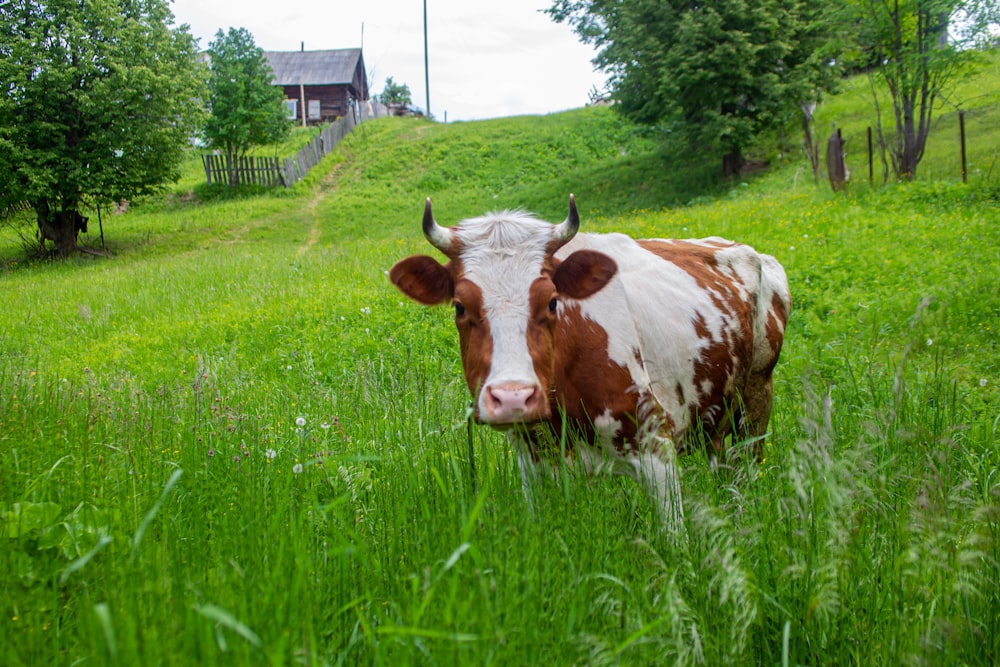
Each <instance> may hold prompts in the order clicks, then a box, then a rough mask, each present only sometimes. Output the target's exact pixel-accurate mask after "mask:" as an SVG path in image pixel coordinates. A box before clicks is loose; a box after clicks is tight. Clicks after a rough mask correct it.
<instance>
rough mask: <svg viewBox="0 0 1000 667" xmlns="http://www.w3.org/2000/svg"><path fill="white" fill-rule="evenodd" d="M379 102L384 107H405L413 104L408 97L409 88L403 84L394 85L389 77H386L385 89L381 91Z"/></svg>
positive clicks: (411, 99)
mask: <svg viewBox="0 0 1000 667" xmlns="http://www.w3.org/2000/svg"><path fill="white" fill-rule="evenodd" d="M379 101H380V102H382V104H385V105H386V106H389V105H398V106H405V105H407V104H413V98H412V97H411V95H410V87H409V86H408V85H406V84H405V83H396V82H395V81H393V80H392V77H391V76H390V77H387V78H386V80H385V88H383V89H382V94H381V95H380V96H379Z"/></svg>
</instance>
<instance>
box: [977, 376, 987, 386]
mask: <svg viewBox="0 0 1000 667" xmlns="http://www.w3.org/2000/svg"><path fill="white" fill-rule="evenodd" d="M979 386H980V387H985V386H986V378H979Z"/></svg>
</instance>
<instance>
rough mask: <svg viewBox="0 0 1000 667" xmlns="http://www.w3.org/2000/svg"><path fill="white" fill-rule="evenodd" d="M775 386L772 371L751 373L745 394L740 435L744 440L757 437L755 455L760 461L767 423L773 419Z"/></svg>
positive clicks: (754, 445) (740, 421)
mask: <svg viewBox="0 0 1000 667" xmlns="http://www.w3.org/2000/svg"><path fill="white" fill-rule="evenodd" d="M773 395H774V387H773V383H772V380H771V373H770V372H768V373H766V374H764V373H751V374H750V378H749V380H748V382H747V388H746V392H745V393H744V395H743V410H742V415H741V417H740V420H739V424H738V426H739V433H740V437H742V438H743V439H744V440H750V439H755V440H754V443H753V449H752V451H753V455H754V458H756V459H757V460H758V461H759V460H760V459H761V457H762V456H763V453H764V439H763V437H762V436H763V435H764V434H765V433H767V424H768V422H769V421H770V419H771V403H772V398H773Z"/></svg>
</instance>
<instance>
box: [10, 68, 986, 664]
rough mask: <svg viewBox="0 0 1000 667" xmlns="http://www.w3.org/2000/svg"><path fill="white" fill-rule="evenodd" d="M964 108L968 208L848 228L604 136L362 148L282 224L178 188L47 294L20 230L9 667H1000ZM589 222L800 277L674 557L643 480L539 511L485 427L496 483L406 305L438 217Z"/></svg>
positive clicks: (828, 211)
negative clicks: (745, 247)
mask: <svg viewBox="0 0 1000 667" xmlns="http://www.w3.org/2000/svg"><path fill="white" fill-rule="evenodd" d="M992 62H994V63H995V62H997V61H996V60H994V61H992ZM977 76H978V78H977V79H975V80H974V81H969V82H967V83H965V84H963V90H968V91H976V90H982V91H984V92H985V91H991V90H998V89H1000V85H998V84H1000V74H998V73H997V71H996V68H995V67H993V68H992V69H991V68H989V67H987V68H984V69H983V70H982V71H981V72H980V73H979V74H978V75H977ZM963 99H965V100H966V105H967V106H966V105H963V106H964V108H967V109H968V110H969V112H970V115H974V116H975V118H976V119H977V122H978V123H979V127H980V128H981V132H980V133H979V134H978V135H977V136H978V137H981V139H978V140H977V141H976V145H975V147H974V150H975V151H976V152H975V153H974V154H973V155H974V157H973V159H972V162H973V164H975V165H978V166H979V170H978V171H976V172H974V173H973V177H972V178H971V180H970V183H969V185H962V184H961V183H959V182H957V178H958V175H957V173H954V174H953V175H950V174H952V171H953V170H952V167H951V166H950V165H949V160H951V159H952V158H950V157H948V156H947V151H944V150H938V149H937V148H936V146H938V145H939V144H937V143H935V144H934V145H933V146H932V148H931V149H929V152H928V157H927V158H926V162H925V164H924V165H923V166H922V167H921V169H922V176H921V179H920V180H919V181H918V182H916V183H913V184H909V185H905V186H891V187H884V188H871V187H868V186H867V185H865V184H864V183H859V182H856V183H855V184H854V185H853V186H852V188H850V189H849V190H848V191H847V192H845V193H838V194H836V195H835V194H833V193H830V192H829V191H828V189H826V188H823V187H816V186H815V185H814V184H813V183H812V181H811V178H810V177H809V176H808V168H807V167H806V166H805V165H804V163H803V161H801V160H799V159H797V157H796V153H795V151H790V150H785V151H784V152H783V157H782V158H781V159H777V158H775V164H776V168H775V169H774V170H772V171H771V172H770V173H767V174H765V175H762V176H758V177H755V178H754V179H752V180H749V181H746V182H742V183H740V182H722V183H720V182H717V181H715V180H714V179H713V176H712V175H713V173H714V169H715V167H716V165H715V163H714V161H713V160H711V159H708V158H703V157H697V156H696V157H690V156H684V155H683V153H681V152H678V151H677V149H676V147H671V146H669V145H664V144H662V143H659V142H654V141H652V140H651V139H650V138H649V137H647V136H645V135H644V134H643V133H642V132H639V131H638V130H636V129H635V128H633V127H631V126H629V125H627V124H626V123H623V122H622V121H621V120H619V119H618V118H616V117H615V116H614V114H613V113H611V112H610V111H609V110H607V109H586V110H579V111H574V112H569V113H564V114H556V115H552V116H545V117H524V118H509V119H500V120H494V121H482V122H474V123H455V124H451V125H437V124H433V123H430V122H426V121H422V120H415V119H386V120H381V121H374V122H371V123H368V124H366V125H364V126H361V127H360V128H358V129H357V130H355V132H354V133H353V134H352V135H351V136H350V137H349V138H348V139H347V140H346V141H345V142H344V143H343V144H342V145H341V147H340V148H339V149H338V150H337V151H336V152H335V153H334V154H332V155H331V156H329V157H328V158H327V159H326V160H325V161H324V162H323V163H322V165H321V166H320V167H319V168H317V170H315V171H314V173H312V174H310V176H309V178H308V179H306V181H304V182H303V183H300V184H298V185H297V186H296V187H295V188H292V189H291V190H289V191H282V192H275V193H265V194H261V193H254V192H243V193H238V194H236V195H233V194H232V193H226V192H220V191H217V190H209V189H204V188H201V187H199V186H197V185H196V183H197V180H198V166H197V163H195V162H192V165H191V167H190V169H189V170H188V171H187V172H186V174H187V175H186V176H185V180H184V181H183V182H182V184H181V185H180V186H179V187H178V189H177V190H176V191H175V192H173V193H171V195H170V196H168V197H164V198H162V199H159V200H157V201H152V202H147V203H145V204H142V205H137V206H133V207H132V208H131V209H130V210H129V211H128V212H127V213H124V214H121V215H115V216H110V217H107V218H105V220H104V222H105V231H106V240H107V244H108V249H109V251H110V254H111V255H112V257H111V258H110V259H99V258H94V257H83V256H81V257H77V258H73V259H72V260H70V261H68V262H62V263H48V262H32V263H26V262H25V261H23V259H21V257H22V253H21V248H20V245H21V241H20V239H19V237H18V236H17V234H16V233H15V230H14V229H13V228H11V227H9V226H8V227H5V228H3V229H2V231H0V261H2V268H0V294H2V295H3V297H2V299H3V301H2V303H3V305H4V306H5V307H4V308H3V309H2V312H0V543H2V544H0V611H2V612H3V613H2V615H0V661H2V662H3V663H4V664H9V665H36V664H45V663H55V664H66V663H76V662H83V663H89V664H129V665H131V664H143V665H148V664H234V663H235V664H276V665H282V664H301V663H306V664H330V665H333V664H342V663H361V664H392V665H399V664H500V665H515V664H516V665H523V664H538V663H542V662H545V663H552V664H665V663H678V664H706V665H722V664H732V665H745V664H765V665H779V664H780V665H792V664H969V665H973V664H975V665H991V664H996V663H997V662H998V661H1000V442H998V437H997V436H998V434H997V430H998V419H1000V330H998V329H1000V325H998V322H1000V280H998V278H1000V271H998V267H1000V174H998V173H997V171H996V170H994V169H992V168H991V167H990V165H991V162H990V161H991V160H995V156H996V155H997V151H998V146H1000V140H998V139H997V137H996V135H995V134H994V132H995V130H993V129H992V128H996V127H1000V107H998V105H997V101H996V100H995V99H994V98H992V97H989V95H988V94H984V95H982V96H976V95H971V94H970V95H968V96H967V97H963ZM977 100H978V101H977ZM862 104H863V98H862V97H860V96H859V95H858V90H857V89H856V88H851V87H848V89H846V90H845V92H844V94H843V95H842V96H840V97H838V98H835V99H832V100H830V101H828V102H827V103H826V104H825V105H824V106H823V107H821V111H822V113H824V114H826V113H829V114H830V115H829V116H825V118H836V119H837V122H838V123H840V124H843V125H844V126H845V128H856V127H863V123H864V122H865V121H864V111H863V108H862V106H861V105H862ZM822 122H823V123H825V122H827V121H826V120H824V121H822ZM947 122H950V121H947V119H946V117H943V120H942V121H941V123H942V127H943V128H944V129H947V126H946V123H947ZM856 131H857V130H856V129H848V132H847V134H848V137H849V142H853V141H854V139H853V137H854V136H855V135H854V133H855V132H856ZM943 134H944V131H943V130H942V135H943ZM983 138H985V139H983ZM935 141H937V139H935ZM941 143H942V144H945V145H946V144H947V141H942V142H941ZM851 145H852V143H849V146H851ZM991 156H993V157H991ZM852 169H853V170H854V172H855V174H857V173H858V171H859V170H858V168H857V167H854V166H852ZM862 180H863V179H862ZM569 192H574V193H575V194H576V196H577V201H578V203H579V204H580V209H581V214H582V218H583V226H584V228H585V229H587V230H590V231H611V230H615V231H624V232H627V233H630V234H634V235H637V236H662V237H696V236H706V235H721V236H726V237H729V238H733V239H736V240H740V241H744V242H747V243H750V244H752V245H754V246H755V247H757V248H758V249H759V250H761V251H764V252H768V253H771V254H773V255H775V256H776V257H777V258H778V259H779V260H780V261H781V262H782V264H783V265H784V266H785V267H786V269H787V271H788V276H789V280H790V283H791V287H792V295H793V301H794V312H793V315H792V319H791V322H790V324H789V329H788V334H787V339H786V345H785V349H784V351H783V353H782V359H781V362H780V363H779V366H778V370H777V380H776V404H775V412H774V416H773V421H772V430H771V433H770V435H769V437H768V440H767V443H766V447H765V450H766V458H765V459H764V460H763V461H761V462H760V463H754V462H743V463H741V464H739V465H738V466H736V467H735V468H734V469H731V470H723V471H722V472H713V471H712V470H711V469H710V468H709V466H708V463H707V461H706V460H705V458H704V456H702V455H700V454H693V455H690V456H687V457H685V458H684V459H683V461H682V466H683V469H684V470H683V481H682V487H683V493H684V500H685V505H686V510H687V518H686V526H685V529H686V534H685V535H684V536H683V539H680V540H678V539H675V536H669V535H664V534H663V533H662V532H661V531H660V530H659V528H658V526H657V525H656V522H655V519H654V517H653V514H652V512H651V511H650V508H649V507H648V505H647V504H646V501H645V499H644V497H643V496H642V494H641V493H640V492H639V489H638V488H637V485H635V484H632V483H631V482H628V481H623V480H619V479H598V480H586V479H584V478H582V477H581V476H579V475H575V474H568V475H559V476H558V478H557V479H555V480H551V481H547V482H545V483H543V484H541V487H540V488H539V489H538V491H537V494H536V503H537V504H536V507H535V508H534V511H533V512H532V511H531V510H530V509H529V508H528V507H527V506H526V504H525V502H524V499H523V496H522V494H521V490H520V479H519V475H518V472H517V466H516V462H515V461H513V460H512V457H511V455H510V452H509V451H508V448H507V446H506V443H505V441H504V440H503V438H502V437H500V436H498V435H497V434H494V433H492V432H489V431H487V430H484V429H476V430H474V431H473V435H472V446H473V448H474V451H475V454H474V461H475V473H474V474H473V469H472V464H471V460H470V456H469V450H468V447H469V442H468V441H467V439H466V430H465V422H464V410H465V406H466V405H467V403H468V395H467V392H466V390H465V388H464V386H463V382H462V380H461V375H460V366H459V362H458V354H457V349H456V335H455V333H454V327H453V324H452V323H451V322H450V314H449V312H447V309H425V308H421V307H419V306H417V305H415V304H411V303H408V302H404V299H403V298H402V297H401V296H400V295H399V294H398V293H397V292H395V290H394V289H393V288H392V287H391V286H390V285H389V284H388V281H387V279H386V277H385V272H386V271H387V270H388V268H389V267H390V266H391V265H392V263H393V262H394V261H395V260H397V259H399V258H400V257H403V256H405V255H406V254H409V253H413V252H421V253H425V252H430V250H429V248H428V246H427V245H426V242H425V241H424V240H423V238H422V236H421V234H420V229H419V224H420V223H419V221H420V215H421V212H422V207H423V198H424V197H426V196H431V197H433V199H434V206H435V215H436V217H437V218H438V220H439V221H440V222H442V223H446V224H447V223H450V222H454V221H457V220H458V219H460V218H462V217H466V216H471V215H478V214H480V213H482V212H483V211H485V210H489V209H500V208H507V207H524V208H528V209H530V210H533V211H535V212H537V213H539V214H541V215H542V216H543V217H546V218H547V219H550V220H553V221H556V220H561V219H562V218H563V217H564V216H565V212H566V202H567V195H568V193H569ZM25 224H27V223H25ZM95 228H96V226H94V225H92V227H91V229H92V234H93V231H94V230H95ZM23 229H26V230H29V231H30V225H29V226H27V227H25V228H23ZM569 472H571V473H572V472H574V471H569Z"/></svg>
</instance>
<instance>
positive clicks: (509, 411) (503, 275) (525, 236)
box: [455, 211, 553, 423]
mask: <svg viewBox="0 0 1000 667" xmlns="http://www.w3.org/2000/svg"><path fill="white" fill-rule="evenodd" d="M552 230H553V227H552V225H550V224H549V223H547V222H543V221H540V220H538V219H536V218H533V217H531V216H529V215H527V214H524V213H518V212H509V211H505V212H503V213H499V214H489V215H486V216H484V217H482V218H473V219H471V220H465V221H463V222H462V224H461V226H460V227H458V228H457V229H456V230H455V234H456V236H457V237H458V239H459V240H460V242H461V246H462V248H463V250H462V253H461V255H460V257H459V259H460V260H461V262H462V266H463V268H464V270H465V277H466V279H468V280H469V281H471V282H473V283H475V284H476V285H477V286H478V287H479V289H480V291H481V293H482V299H483V315H484V317H485V318H486V320H487V322H488V323H489V328H490V334H491V336H492V346H493V349H492V362H491V365H490V370H489V374H488V375H487V378H486V380H485V382H484V383H483V386H482V387H480V389H479V396H478V397H477V409H478V413H479V416H480V418H481V419H482V420H483V421H487V422H497V423H509V422H514V421H518V420H519V418H520V414H521V413H522V412H523V411H524V409H525V405H524V403H523V402H522V400H523V399H525V398H526V397H527V396H529V395H530V393H531V392H534V391H537V392H541V391H542V387H541V386H540V383H539V380H538V376H537V375H536V373H535V368H534V364H533V363H532V359H531V354H530V352H529V351H528V318H529V316H530V312H529V308H530V305H529V301H528V299H529V292H530V289H531V284H532V283H533V282H534V281H535V280H536V279H537V278H538V277H539V276H540V275H541V271H542V265H543V263H544V261H545V252H546V246H547V245H548V244H549V242H550V241H551V240H552ZM491 392H494V393H493V394H492V396H494V397H497V398H499V399H500V401H499V404H498V403H497V401H496V400H492V399H491ZM503 399H509V402H508V403H507V405H503V403H504V400H503Z"/></svg>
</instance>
